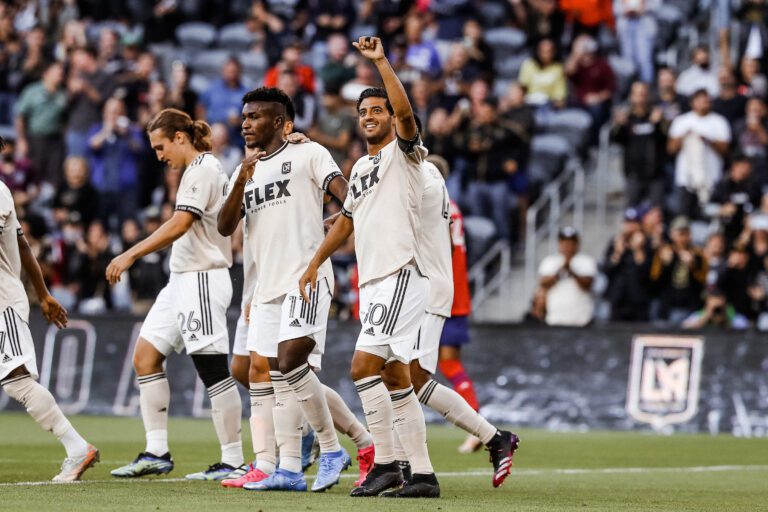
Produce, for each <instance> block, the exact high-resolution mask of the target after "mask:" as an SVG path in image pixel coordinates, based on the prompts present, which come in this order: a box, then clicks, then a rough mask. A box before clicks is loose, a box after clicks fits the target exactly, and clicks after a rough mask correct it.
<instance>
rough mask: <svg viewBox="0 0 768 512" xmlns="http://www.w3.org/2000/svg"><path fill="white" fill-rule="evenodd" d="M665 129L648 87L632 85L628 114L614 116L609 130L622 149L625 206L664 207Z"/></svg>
mask: <svg viewBox="0 0 768 512" xmlns="http://www.w3.org/2000/svg"><path fill="white" fill-rule="evenodd" d="M666 129H667V123H666V122H665V120H664V114H663V112H662V111H661V109H660V108H658V107H655V106H652V105H651V102H650V90H649V88H648V85H647V84H645V83H643V82H635V83H634V84H632V88H631V90H630V93H629V110H623V109H622V110H618V111H617V112H616V114H615V115H614V124H613V127H612V129H611V138H612V139H613V140H614V141H616V142H617V143H618V144H620V145H621V146H623V147H624V176H625V178H626V182H627V185H626V203H627V206H637V205H639V204H641V203H644V202H646V201H647V202H650V204H652V205H655V206H663V205H664V187H665V174H664V162H665V160H666V149H667V148H666V142H667V139H666Z"/></svg>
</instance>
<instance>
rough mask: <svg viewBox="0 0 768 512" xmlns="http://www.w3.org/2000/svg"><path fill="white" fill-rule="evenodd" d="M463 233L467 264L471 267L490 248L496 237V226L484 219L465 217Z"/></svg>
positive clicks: (477, 216)
mask: <svg viewBox="0 0 768 512" xmlns="http://www.w3.org/2000/svg"><path fill="white" fill-rule="evenodd" d="M464 231H465V233H466V236H467V252H468V253H469V254H468V263H469V266H472V264H473V263H474V262H476V261H477V260H478V259H479V258H480V257H481V256H482V255H483V254H484V253H485V251H486V250H488V249H489V248H490V247H491V244H492V243H493V239H494V237H495V236H496V226H495V225H494V224H493V221H491V220H490V219H487V218H485V217H480V216H479V215H467V216H465V217H464Z"/></svg>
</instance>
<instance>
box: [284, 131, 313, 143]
mask: <svg viewBox="0 0 768 512" xmlns="http://www.w3.org/2000/svg"><path fill="white" fill-rule="evenodd" d="M285 139H286V140H287V141H288V142H290V143H291V144H304V143H306V142H312V139H310V138H309V137H307V136H306V135H304V134H303V133H301V132H293V133H289V134H288V135H287V136H286V137H285Z"/></svg>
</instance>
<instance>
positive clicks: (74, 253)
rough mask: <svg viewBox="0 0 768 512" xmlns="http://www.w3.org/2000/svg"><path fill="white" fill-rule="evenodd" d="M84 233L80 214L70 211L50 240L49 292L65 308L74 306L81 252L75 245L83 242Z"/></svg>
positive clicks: (77, 288)
mask: <svg viewBox="0 0 768 512" xmlns="http://www.w3.org/2000/svg"><path fill="white" fill-rule="evenodd" d="M84 233H85V228H84V227H83V221H82V219H81V218H80V214H79V213H77V212H70V214H69V215H68V217H67V220H66V221H64V223H63V224H62V226H61V232H60V233H58V234H57V236H56V238H55V239H54V240H53V242H52V250H51V264H52V274H53V278H52V282H51V285H52V286H51V294H52V295H53V296H54V297H55V298H56V300H58V301H59V302H61V304H62V305H63V306H64V307H65V308H67V309H72V308H74V307H75V306H76V304H77V295H78V293H79V291H80V286H81V283H80V282H79V273H78V271H79V269H80V255H81V253H80V251H78V250H77V246H78V244H82V243H83V236H84Z"/></svg>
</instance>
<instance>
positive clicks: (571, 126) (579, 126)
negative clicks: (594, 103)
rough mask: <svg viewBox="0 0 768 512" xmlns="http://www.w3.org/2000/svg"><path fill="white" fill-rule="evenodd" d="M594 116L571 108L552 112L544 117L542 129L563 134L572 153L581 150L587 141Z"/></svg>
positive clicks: (546, 131)
mask: <svg viewBox="0 0 768 512" xmlns="http://www.w3.org/2000/svg"><path fill="white" fill-rule="evenodd" d="M591 126H592V118H591V117H590V116H589V114H587V113H586V112H584V111H583V110H579V109H574V108H569V109H564V110H559V111H555V112H552V113H551V114H549V115H548V116H546V117H544V118H543V119H542V123H541V124H540V128H541V131H542V132H543V133H547V134H557V135H560V136H562V137H563V138H564V139H565V140H566V141H568V144H569V150H570V151H571V152H572V153H574V154H575V153H577V152H579V151H581V150H582V149H583V147H584V145H585V143H586V142H587V137H588V135H589V129H590V127H591Z"/></svg>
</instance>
